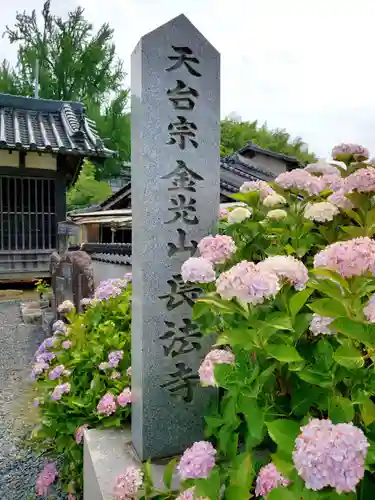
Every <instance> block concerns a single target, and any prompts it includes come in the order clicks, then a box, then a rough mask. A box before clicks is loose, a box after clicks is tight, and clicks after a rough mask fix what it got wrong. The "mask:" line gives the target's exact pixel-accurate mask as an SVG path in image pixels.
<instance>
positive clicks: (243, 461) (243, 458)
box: [225, 453, 255, 500]
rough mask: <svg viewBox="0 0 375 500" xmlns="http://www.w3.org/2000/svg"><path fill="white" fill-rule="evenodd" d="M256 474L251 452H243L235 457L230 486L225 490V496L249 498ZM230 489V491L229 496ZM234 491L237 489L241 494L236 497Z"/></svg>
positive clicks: (235, 498)
mask: <svg viewBox="0 0 375 500" xmlns="http://www.w3.org/2000/svg"><path fill="white" fill-rule="evenodd" d="M254 475H255V474H254V469H253V464H252V459H251V455H250V453H242V454H241V455H238V456H237V457H235V459H234V461H233V465H232V469H231V471H230V475H229V480H230V483H229V488H228V489H226V490H225V498H228V499H229V498H232V499H233V500H239V499H242V498H243V499H246V498H248V496H249V491H250V488H251V485H252V482H253V478H254ZM228 491H229V492H230V494H229V496H228ZM234 491H237V494H240V496H237V497H235V496H234V495H233V493H234Z"/></svg>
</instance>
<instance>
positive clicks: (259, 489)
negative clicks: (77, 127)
mask: <svg viewBox="0 0 375 500" xmlns="http://www.w3.org/2000/svg"><path fill="white" fill-rule="evenodd" d="M289 484H290V481H289V480H288V479H286V478H285V477H284V476H283V475H282V474H280V472H279V471H278V470H277V468H276V466H275V464H273V463H272V462H271V463H270V464H268V465H265V466H264V467H262V468H261V469H260V471H259V474H258V477H257V480H256V486H255V496H257V497H261V496H263V497H264V498H265V499H266V498H267V495H268V493H270V492H271V491H272V490H273V489H274V488H279V487H280V486H285V487H286V486H289Z"/></svg>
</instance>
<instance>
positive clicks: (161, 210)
mask: <svg viewBox="0 0 375 500" xmlns="http://www.w3.org/2000/svg"><path fill="white" fill-rule="evenodd" d="M197 61H199V62H197ZM131 76H132V84H131V86H132V213H133V223H132V227H133V234H132V244H133V247H132V270H133V301H132V302H133V315H132V392H133V395H134V403H133V405H132V436H133V443H134V446H135V448H136V450H137V452H138V453H139V455H140V457H141V459H142V460H145V459H147V458H149V457H151V458H159V457H166V456H170V455H174V454H178V453H180V452H181V451H182V450H183V449H185V447H186V446H188V445H190V444H191V443H192V442H193V441H194V440H196V439H200V438H202V428H203V418H202V416H203V414H204V411H205V407H206V405H207V400H208V397H207V392H206V391H205V392H204V391H203V390H202V389H201V388H200V387H199V385H198V384H197V369H198V367H199V363H200V360H201V359H202V358H203V356H204V355H205V353H206V350H207V348H208V346H207V343H208V342H207V339H205V340H204V341H202V340H201V339H199V338H197V337H194V335H195V334H196V333H197V331H196V330H194V329H193V328H190V327H194V325H191V324H190V321H191V305H192V299H193V298H194V297H195V296H196V295H197V293H198V291H197V290H196V289H195V288H194V287H192V286H190V285H189V286H186V285H185V284H183V283H181V280H180V278H179V274H180V269H181V264H182V263H183V262H184V261H185V260H186V259H187V258H188V257H190V256H191V255H192V254H194V251H195V247H196V245H197V243H198V242H199V240H200V239H201V238H202V237H203V236H206V235H207V234H209V233H211V232H212V230H213V227H214V225H215V222H216V221H217V215H218V209H219V150H220V145H219V142H220V128H219V127H220V56H219V53H218V52H217V51H216V49H215V48H214V47H213V46H212V45H211V44H210V43H209V42H208V41H207V40H206V39H205V38H204V37H203V36H202V35H201V34H200V33H199V32H198V31H197V30H196V28H195V27H194V26H193V25H192V24H191V23H190V21H189V20H188V19H187V18H186V17H185V16H183V15H181V16H178V17H177V18H175V19H173V20H172V21H170V22H168V23H167V24H165V25H163V26H161V27H160V28H158V29H156V30H155V31H152V32H151V33H149V34H147V35H145V36H144V37H143V38H142V39H141V40H140V42H139V43H138V45H137V47H136V48H135V50H134V52H133V54H132V68H131ZM198 346H200V347H201V349H199V350H196V348H197V347H198ZM192 396H193V397H192ZM191 399H192V400H191Z"/></svg>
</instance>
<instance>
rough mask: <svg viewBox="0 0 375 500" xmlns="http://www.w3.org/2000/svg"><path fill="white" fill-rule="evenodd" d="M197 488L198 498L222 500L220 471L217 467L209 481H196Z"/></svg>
mask: <svg viewBox="0 0 375 500" xmlns="http://www.w3.org/2000/svg"><path fill="white" fill-rule="evenodd" d="M195 488H196V490H195V491H196V495H197V496H198V497H199V496H201V497H207V498H209V499H210V500H216V499H217V498H220V475H219V470H218V469H217V468H216V467H215V468H214V469H212V471H211V474H210V476H209V477H208V478H207V479H196V480H195Z"/></svg>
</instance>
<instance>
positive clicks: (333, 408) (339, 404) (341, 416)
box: [328, 396, 354, 424]
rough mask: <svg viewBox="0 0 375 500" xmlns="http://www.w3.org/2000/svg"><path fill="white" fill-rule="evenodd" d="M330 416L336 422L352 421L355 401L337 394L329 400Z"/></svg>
mask: <svg viewBox="0 0 375 500" xmlns="http://www.w3.org/2000/svg"><path fill="white" fill-rule="evenodd" d="M328 416H329V418H330V419H331V420H332V422H333V423H334V424H339V423H340V422H352V421H353V418H354V407H353V403H352V402H351V401H350V399H348V398H344V397H342V396H335V397H333V398H332V399H330V401H329V410H328Z"/></svg>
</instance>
